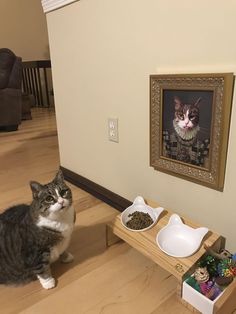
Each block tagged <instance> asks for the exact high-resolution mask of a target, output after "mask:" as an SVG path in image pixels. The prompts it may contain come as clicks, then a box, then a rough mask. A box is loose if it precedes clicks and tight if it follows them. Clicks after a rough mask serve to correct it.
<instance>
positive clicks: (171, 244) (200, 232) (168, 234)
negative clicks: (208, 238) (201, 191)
mask: <svg viewBox="0 0 236 314" xmlns="http://www.w3.org/2000/svg"><path fill="white" fill-rule="evenodd" d="M207 232H208V229H207V228H205V227H201V228H197V229H194V228H191V227H189V226H187V225H185V224H184V223H183V222H182V220H181V218H180V217H179V216H178V215H177V214H173V215H172V216H171V217H170V219H169V222H168V224H167V225H166V226H165V227H164V228H162V229H161V230H160V231H159V232H158V234H157V237H156V242H157V245H158V246H159V248H160V249H161V250H162V251H163V252H165V253H166V254H168V255H170V256H173V257H187V256H190V255H192V254H194V253H195V252H196V251H197V250H198V249H199V247H200V245H201V242H202V239H203V237H204V236H205V235H206V234H207Z"/></svg>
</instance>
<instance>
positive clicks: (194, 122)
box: [174, 97, 200, 132]
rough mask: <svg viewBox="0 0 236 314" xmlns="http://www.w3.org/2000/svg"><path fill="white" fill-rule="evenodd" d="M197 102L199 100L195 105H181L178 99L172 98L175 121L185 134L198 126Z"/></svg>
mask: <svg viewBox="0 0 236 314" xmlns="http://www.w3.org/2000/svg"><path fill="white" fill-rule="evenodd" d="M199 102H200V99H198V101H197V102H196V103H195V104H183V103H182V102H181V100H180V99H179V98H178V97H175V98H174V103H175V121H176V123H177V124H178V126H179V127H180V128H181V129H182V130H183V131H185V132H187V131H189V130H192V129H193V128H195V127H196V126H198V123H199V107H198V103H199Z"/></svg>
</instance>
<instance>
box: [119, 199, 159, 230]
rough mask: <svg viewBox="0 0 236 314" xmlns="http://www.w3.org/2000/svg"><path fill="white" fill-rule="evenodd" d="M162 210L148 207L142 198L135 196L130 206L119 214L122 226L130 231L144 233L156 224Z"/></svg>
mask: <svg viewBox="0 0 236 314" xmlns="http://www.w3.org/2000/svg"><path fill="white" fill-rule="evenodd" d="M163 210H164V208H162V207H158V208H152V207H150V206H148V205H147V204H146V203H145V201H144V199H143V197H142V196H137V197H136V198H135V200H134V202H133V204H132V205H131V206H129V207H128V208H126V209H125V210H124V211H123V212H122V214H121V223H122V225H123V226H124V227H125V228H127V229H128V230H131V231H136V232H140V231H145V230H148V229H150V228H152V227H153V226H154V225H155V223H156V222H157V220H158V218H159V216H160V214H161V213H162V212H163Z"/></svg>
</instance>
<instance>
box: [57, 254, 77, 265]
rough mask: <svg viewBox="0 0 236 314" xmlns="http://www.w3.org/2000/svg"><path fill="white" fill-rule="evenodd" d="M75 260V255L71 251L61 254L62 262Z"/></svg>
mask: <svg viewBox="0 0 236 314" xmlns="http://www.w3.org/2000/svg"><path fill="white" fill-rule="evenodd" d="M73 260H74V256H73V255H72V254H71V253H69V252H64V253H63V254H62V255H61V256H60V261H61V262H62V263H71V262H73Z"/></svg>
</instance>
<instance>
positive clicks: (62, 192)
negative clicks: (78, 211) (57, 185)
mask: <svg viewBox="0 0 236 314" xmlns="http://www.w3.org/2000/svg"><path fill="white" fill-rule="evenodd" d="M67 193H68V190H66V189H65V190H61V191H60V195H61V197H66V195H67Z"/></svg>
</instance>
